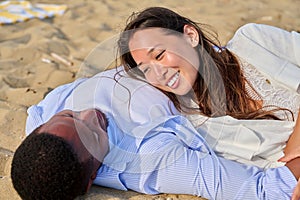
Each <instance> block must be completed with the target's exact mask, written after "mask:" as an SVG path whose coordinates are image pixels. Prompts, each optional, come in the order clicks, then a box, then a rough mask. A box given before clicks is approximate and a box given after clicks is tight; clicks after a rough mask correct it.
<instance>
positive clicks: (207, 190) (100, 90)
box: [26, 70, 296, 200]
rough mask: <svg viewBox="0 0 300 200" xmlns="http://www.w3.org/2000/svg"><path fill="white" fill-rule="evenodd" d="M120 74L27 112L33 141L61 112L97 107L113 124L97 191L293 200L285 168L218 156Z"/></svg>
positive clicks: (57, 93) (163, 102)
mask: <svg viewBox="0 0 300 200" xmlns="http://www.w3.org/2000/svg"><path fill="white" fill-rule="evenodd" d="M114 74H115V71H114V70H110V71H107V72H103V73H100V74H98V75H96V76H94V77H92V78H89V79H79V80H77V81H75V82H74V83H70V84H67V85H63V86H60V87H58V88H57V89H55V90H54V91H52V92H51V93H50V94H48V95H47V97H46V98H45V99H44V100H42V101H41V102H40V103H38V104H37V105H33V106H31V107H30V108H29V109H28V118H27V123H26V132H27V134H29V133H30V132H31V131H33V130H34V129H35V128H36V127H38V126H40V125H41V124H43V123H45V122H46V121H47V120H48V119H50V118H51V117H52V116H53V115H54V114H55V113H57V112H59V111H61V110H64V109H72V110H84V109H87V108H98V109H101V110H102V111H103V112H104V113H105V114H106V115H107V116H108V119H109V126H108V135H109V142H110V152H109V153H108V154H107V156H106V157H105V159H104V162H103V165H102V166H101V168H100V169H99V171H98V175H97V177H96V179H95V181H94V183H95V184H97V185H101V186H106V187H112V188H116V189H120V190H134V191H137V192H142V193H147V194H157V193H176V194H191V195H197V196H202V197H205V198H208V199H222V200H226V199H230V200H231V199H249V200H250V199H251V200H252V199H290V197H291V194H292V192H293V189H294V187H295V185H296V179H295V177H294V176H293V174H292V173H291V172H290V171H289V169H288V168H287V167H279V168H275V169H268V170H266V171H263V170H262V169H260V168H257V167H254V166H247V165H243V164H240V163H237V162H234V161H229V160H226V159H223V158H220V157H218V156H217V155H216V154H215V153H214V152H213V151H212V150H211V148H210V147H209V146H208V145H207V143H206V142H205V139H204V138H203V137H202V136H201V135H200V134H199V133H198V132H197V131H196V130H195V129H194V127H193V126H192V125H191V123H190V122H189V121H188V120H187V119H185V118H184V117H182V116H180V115H178V113H177V112H176V110H175V109H174V106H173V105H172V104H170V103H169V100H168V99H167V98H166V97H165V96H164V95H163V94H162V93H160V92H159V91H157V90H156V89H154V88H153V87H151V86H149V85H147V84H145V83H142V82H139V81H136V80H133V79H127V78H125V77H124V78H121V79H120V80H119V82H118V83H115V81H114V80H113V79H112V77H114ZM140 90H142V92H139V91H140Z"/></svg>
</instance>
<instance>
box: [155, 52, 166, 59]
mask: <svg viewBox="0 0 300 200" xmlns="http://www.w3.org/2000/svg"><path fill="white" fill-rule="evenodd" d="M165 51H166V50H162V51H161V52H160V53H159V54H158V55H157V56H155V59H156V60H160V59H162V58H163V55H164V53H165Z"/></svg>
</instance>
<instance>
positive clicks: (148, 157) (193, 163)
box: [95, 116, 299, 199]
mask: <svg viewBox="0 0 300 200" xmlns="http://www.w3.org/2000/svg"><path fill="white" fill-rule="evenodd" d="M157 120H160V121H161V124H160V125H157V127H155V128H153V129H151V131H149V132H148V134H144V136H145V137H144V138H143V139H142V141H141V140H140V139H141V138H137V140H136V141H134V142H133V141H130V138H131V139H132V137H130V138H129V135H126V137H124V138H123V139H122V141H120V142H119V146H118V149H120V150H121V151H120V152H119V153H118V154H116V155H119V156H116V157H114V158H117V159H124V158H129V159H128V162H126V161H123V162H120V164H122V166H121V165H118V167H120V168H119V169H118V170H117V168H116V167H110V166H109V164H108V163H106V164H105V165H104V166H102V167H101V168H100V171H99V173H100V174H98V176H97V178H96V180H95V183H96V184H100V185H104V186H107V180H110V182H109V184H110V185H109V186H110V187H111V186H114V185H115V184H114V183H112V181H111V180H113V181H114V182H115V183H116V185H119V184H120V183H122V185H123V186H124V187H125V188H126V189H131V190H134V191H138V192H143V193H147V194H157V193H175V194H191V195H197V196H202V197H205V198H208V199H245V198H247V199H289V198H290V197H291V195H292V192H293V189H294V187H295V185H296V182H297V181H296V178H295V176H294V175H293V173H295V175H297V173H298V172H293V173H292V172H291V171H290V170H289V168H288V167H285V166H284V167H280V168H275V169H269V170H266V171H264V170H262V169H260V168H257V167H253V166H246V165H243V164H240V163H237V162H234V161H229V160H226V159H223V158H219V157H217V156H216V154H215V153H214V152H213V151H212V150H211V149H210V147H208V145H207V144H206V142H205V140H204V139H203V138H202V137H201V136H200V135H199V134H193V133H192V134H190V135H187V134H186V133H188V132H196V130H194V131H192V130H193V127H192V125H191V124H189V123H188V122H187V121H185V119H184V118H183V117H180V116H177V117H174V118H169V119H167V120H163V119H157ZM179 122H181V123H179ZM186 123H187V124H186ZM143 128H145V129H146V130H147V131H148V130H149V129H148V127H139V128H138V130H139V131H143ZM129 151H130V152H129ZM126 152H127V153H128V152H129V154H128V155H127V154H126V156H123V155H125V154H124V153H126ZM121 154H122V156H121V157H120V155H121ZM297 162H299V161H297ZM297 162H295V163H294V164H295V165H294V166H292V165H291V166H289V167H290V169H292V170H293V168H294V167H295V166H296V164H297ZM291 164H293V163H291Z"/></svg>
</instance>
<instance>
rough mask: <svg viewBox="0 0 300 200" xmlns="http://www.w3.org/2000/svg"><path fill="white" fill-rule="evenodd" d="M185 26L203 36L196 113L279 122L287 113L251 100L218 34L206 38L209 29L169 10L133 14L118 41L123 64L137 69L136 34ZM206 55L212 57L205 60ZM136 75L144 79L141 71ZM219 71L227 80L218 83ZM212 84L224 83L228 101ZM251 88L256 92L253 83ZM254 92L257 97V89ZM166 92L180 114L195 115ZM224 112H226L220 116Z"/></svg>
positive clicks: (200, 36)
mask: <svg viewBox="0 0 300 200" xmlns="http://www.w3.org/2000/svg"><path fill="white" fill-rule="evenodd" d="M185 25H192V26H193V27H194V28H196V30H197V32H198V34H199V45H198V46H197V47H196V48H197V51H198V54H199V57H200V62H201V64H200V67H199V70H200V71H199V74H201V75H198V76H197V80H196V82H195V84H194V85H193V90H194V91H193V92H194V93H195V94H193V96H194V101H195V102H196V103H197V104H198V105H199V108H197V111H196V112H198V113H200V114H203V115H205V116H208V117H213V116H222V115H230V116H232V117H234V118H237V119H279V118H278V117H277V116H275V114H274V112H276V111H279V110H287V109H282V108H277V107H276V108H273V109H269V110H268V111H267V110H263V109H262V106H261V105H260V104H259V102H257V101H255V100H253V99H252V98H251V97H250V95H249V93H248V92H247V91H246V83H247V80H246V79H245V77H244V75H243V72H242V70H241V67H240V64H239V62H238V60H237V58H236V57H235V56H234V55H233V54H232V53H231V52H230V51H229V50H227V49H226V48H222V47H221V45H220V42H219V40H218V39H217V34H216V33H215V32H212V31H206V32H205V33H206V34H204V32H203V31H204V30H205V29H204V28H203V27H204V26H207V25H204V24H200V23H196V22H194V21H192V20H190V19H188V18H186V17H183V16H181V15H179V14H177V13H175V12H173V11H171V10H169V9H167V8H162V7H150V8H147V9H145V10H144V11H142V12H139V13H133V14H132V15H131V16H130V17H129V18H128V20H127V25H126V27H125V29H124V30H123V32H122V33H121V36H120V38H119V40H118V48H119V53H120V59H121V64H122V65H123V66H124V67H125V69H126V71H128V72H129V71H132V69H135V68H136V66H137V64H136V62H135V61H134V59H133V57H132V55H131V53H130V50H129V45H128V43H129V40H130V39H131V37H132V35H133V34H134V33H135V31H137V30H140V29H145V28H153V27H158V28H163V29H164V30H169V32H170V33H171V34H172V32H174V31H175V32H179V33H183V29H184V26H185ZM200 26H201V28H200ZM216 49H218V50H216ZM204 52H205V53H206V54H207V55H209V56H204V54H205V53H204ZM212 62H213V63H212ZM212 66H214V67H212ZM214 68H215V69H214ZM134 71H135V72H136V73H140V75H142V73H141V72H140V71H139V70H138V69H136V70H134ZM216 71H218V74H219V75H220V78H221V79H223V80H216V78H217V77H216V73H215V72H216ZM211 81H214V82H216V81H220V82H223V83H222V84H223V85H222V88H223V91H224V92H225V94H224V96H225V99H224V101H222V100H220V99H219V98H218V95H220V94H221V93H219V92H220V91H221V90H222V88H221V87H219V86H218V84H216V86H214V87H215V88H214V87H212V88H211V86H209V83H210V82H211ZM219 85H220V84H219ZM248 85H249V86H250V88H252V87H251V84H250V83H248ZM212 90H213V92H212ZM252 90H253V92H254V93H256V94H257V92H256V91H255V89H254V88H252ZM163 92H164V93H165V94H166V95H167V96H168V97H169V98H170V99H171V101H173V103H174V105H175V107H176V108H177V109H178V110H179V111H182V112H184V113H195V109H193V108H190V107H189V106H187V105H184V103H183V102H181V100H180V98H179V97H177V96H176V95H175V94H174V93H171V92H166V91H163ZM257 95H258V94H257ZM258 96H259V95H258ZM222 109H223V110H225V112H223V113H222V112H220V110H222Z"/></svg>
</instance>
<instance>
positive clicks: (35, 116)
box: [25, 78, 86, 135]
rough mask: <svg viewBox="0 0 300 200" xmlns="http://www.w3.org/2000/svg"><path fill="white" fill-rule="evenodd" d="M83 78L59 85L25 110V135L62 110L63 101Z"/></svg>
mask: <svg viewBox="0 0 300 200" xmlns="http://www.w3.org/2000/svg"><path fill="white" fill-rule="evenodd" d="M84 80H86V79H84V78H82V79H78V80H76V81H74V82H72V83H68V84H65V85H61V86H59V87H57V88H55V89H54V90H52V91H51V92H50V93H49V94H47V96H46V97H45V98H44V99H43V100H42V101H40V102H39V103H38V104H36V105H32V106H30V107H29V108H28V110H27V114H28V116H27V120H26V127H25V133H26V135H29V134H30V133H31V132H32V131H34V129H36V128H38V127H39V126H40V125H42V124H44V123H45V122H47V121H48V120H49V119H50V118H51V117H52V116H53V115H55V114H56V113H57V112H59V111H61V110H62V109H63V108H64V105H65V101H66V99H67V98H68V96H69V95H70V94H71V93H72V91H73V90H74V88H75V87H77V86H78V85H79V84H80V83H82V82H83V81H84Z"/></svg>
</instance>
